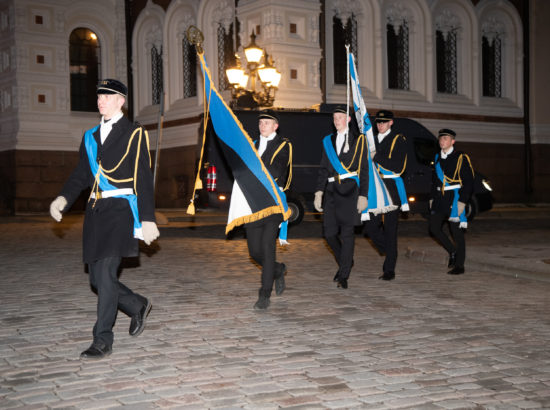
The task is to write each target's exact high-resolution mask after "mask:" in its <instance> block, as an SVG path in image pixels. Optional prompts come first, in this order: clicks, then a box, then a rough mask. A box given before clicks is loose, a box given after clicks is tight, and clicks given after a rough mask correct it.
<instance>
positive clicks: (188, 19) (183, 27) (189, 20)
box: [177, 14, 197, 41]
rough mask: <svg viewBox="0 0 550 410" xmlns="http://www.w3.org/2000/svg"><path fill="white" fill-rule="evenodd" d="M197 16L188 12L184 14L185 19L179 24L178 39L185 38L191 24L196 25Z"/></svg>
mask: <svg viewBox="0 0 550 410" xmlns="http://www.w3.org/2000/svg"><path fill="white" fill-rule="evenodd" d="M196 25H197V24H196V22H195V17H194V16H193V15H191V14H186V15H185V16H183V19H182V20H181V21H180V22H179V24H178V29H177V38H178V41H181V40H183V39H184V37H185V36H186V35H187V29H188V28H189V26H196Z"/></svg>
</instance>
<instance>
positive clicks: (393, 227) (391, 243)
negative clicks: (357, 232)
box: [363, 209, 400, 273]
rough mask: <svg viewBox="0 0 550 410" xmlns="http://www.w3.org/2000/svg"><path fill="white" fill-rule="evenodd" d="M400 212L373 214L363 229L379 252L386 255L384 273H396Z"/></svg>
mask: <svg viewBox="0 0 550 410" xmlns="http://www.w3.org/2000/svg"><path fill="white" fill-rule="evenodd" d="M399 212H400V211H399V209H395V210H393V211H390V212H388V213H385V214H379V215H374V216H373V215H372V214H371V219H370V220H369V221H366V222H365V226H364V228H363V233H364V234H365V235H366V236H368V237H369V238H370V239H371V240H372V242H373V243H374V246H375V247H376V248H377V249H378V251H379V252H380V253H382V254H385V255H386V259H384V265H383V267H382V270H383V272H384V273H395V265H396V263H397V223H398V222H399Z"/></svg>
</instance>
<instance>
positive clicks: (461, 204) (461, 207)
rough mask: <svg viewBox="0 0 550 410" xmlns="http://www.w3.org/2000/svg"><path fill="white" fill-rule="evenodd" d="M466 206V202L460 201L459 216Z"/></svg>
mask: <svg viewBox="0 0 550 410" xmlns="http://www.w3.org/2000/svg"><path fill="white" fill-rule="evenodd" d="M464 208H466V204H465V203H464V202H460V201H458V206H457V209H458V216H460V215H462V212H464Z"/></svg>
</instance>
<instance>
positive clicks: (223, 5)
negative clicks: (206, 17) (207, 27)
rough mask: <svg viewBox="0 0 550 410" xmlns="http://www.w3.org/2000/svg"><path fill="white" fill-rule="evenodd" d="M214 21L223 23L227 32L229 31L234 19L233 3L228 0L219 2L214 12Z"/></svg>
mask: <svg viewBox="0 0 550 410" xmlns="http://www.w3.org/2000/svg"><path fill="white" fill-rule="evenodd" d="M213 17H214V23H218V24H221V25H222V27H223V30H224V31H225V34H228V33H229V30H230V29H231V24H232V23H233V21H234V10H233V5H232V3H230V2H229V1H227V0H223V1H221V2H219V3H218V7H216V10H214V13H213Z"/></svg>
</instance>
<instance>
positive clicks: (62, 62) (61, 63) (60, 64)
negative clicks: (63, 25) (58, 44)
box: [55, 48, 69, 73]
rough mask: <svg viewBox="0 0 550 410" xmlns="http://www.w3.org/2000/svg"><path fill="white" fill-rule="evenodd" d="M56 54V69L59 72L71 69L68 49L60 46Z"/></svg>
mask: <svg viewBox="0 0 550 410" xmlns="http://www.w3.org/2000/svg"><path fill="white" fill-rule="evenodd" d="M56 55H57V58H56V62H55V65H56V71H57V72H59V73H64V72H67V70H68V69H69V63H68V61H67V49H66V48H58V49H57V53H56Z"/></svg>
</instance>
